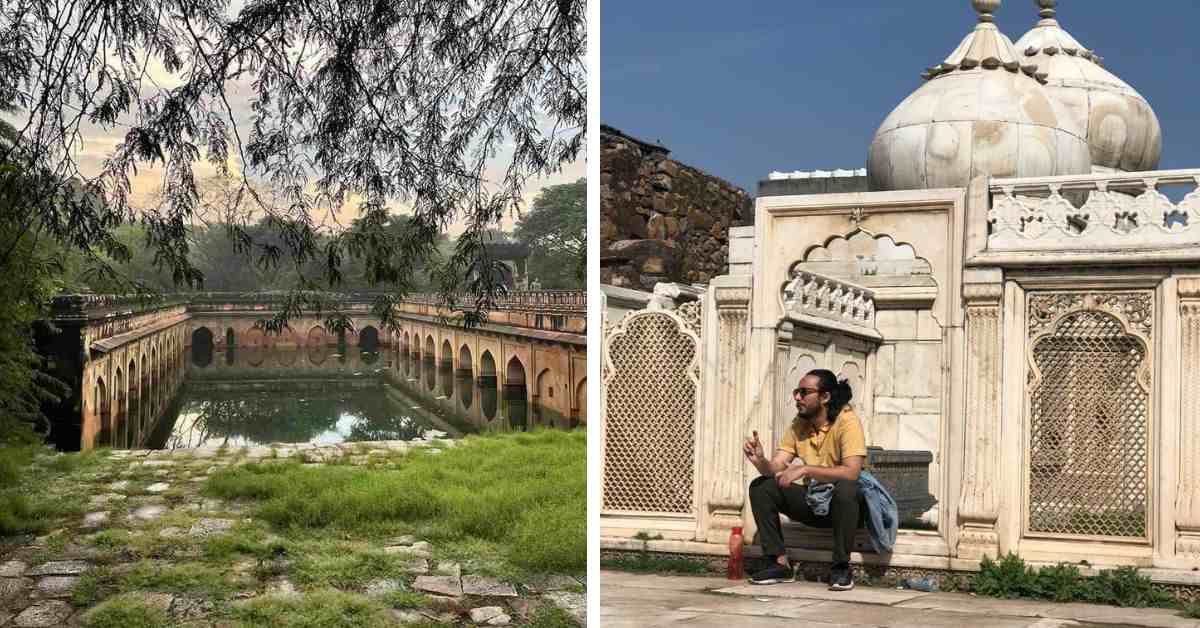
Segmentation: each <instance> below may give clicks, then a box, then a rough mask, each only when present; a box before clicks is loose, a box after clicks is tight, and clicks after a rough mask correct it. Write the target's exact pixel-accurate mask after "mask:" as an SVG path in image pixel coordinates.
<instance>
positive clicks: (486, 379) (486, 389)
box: [478, 349, 499, 421]
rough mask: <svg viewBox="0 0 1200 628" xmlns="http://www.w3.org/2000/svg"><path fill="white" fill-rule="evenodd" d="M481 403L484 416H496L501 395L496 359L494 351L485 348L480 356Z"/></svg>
mask: <svg viewBox="0 0 1200 628" xmlns="http://www.w3.org/2000/svg"><path fill="white" fill-rule="evenodd" d="M478 380H479V403H480V410H482V412H483V416H484V418H486V419H487V420H489V421H490V420H492V419H494V418H496V407H497V401H498V396H499V390H498V389H497V387H496V385H497V381H496V360H495V359H493V358H492V352H491V351H488V350H486V349H485V350H484V351H483V353H482V354H480V356H479V377H478Z"/></svg>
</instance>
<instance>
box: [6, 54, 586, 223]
mask: <svg viewBox="0 0 1200 628" xmlns="http://www.w3.org/2000/svg"><path fill="white" fill-rule="evenodd" d="M148 74H149V76H150V78H151V79H152V81H153V83H155V84H157V85H158V86H159V87H162V88H165V89H169V88H171V87H173V86H175V85H177V84H178V81H177V80H176V79H175V77H174V76H172V75H171V74H169V73H168V72H166V71H165V70H164V69H163V68H162V66H161V64H157V63H155V62H151V64H150V65H149V67H148ZM228 87H229V89H230V105H231V107H232V109H233V112H234V116H235V117H236V118H237V119H238V120H239V124H238V128H239V131H240V133H241V137H242V138H243V140H246V139H248V137H249V131H248V129H249V124H248V121H249V120H250V115H251V110H250V98H251V96H252V93H251V90H250V89H249V87H248V82H242V83H230V84H229V86H228ZM11 121H12V122H13V123H14V124H16V125H17V126H18V128H20V126H21V125H23V124H24V120H22V119H13V120H11ZM131 121H132V120H130V119H125V120H124V123H122V124H118V125H116V126H113V127H110V128H103V127H100V126H98V125H92V124H88V123H86V122H85V123H84V125H83V129H82V135H83V138H82V141H81V142H80V143H79V145H78V146H77V148H78V151H77V155H76V160H77V163H78V164H79V167H80V170H81V171H82V173H83V174H84V175H85V176H94V175H96V174H97V173H98V172H100V170H101V168H102V167H103V163H104V161H105V159H106V158H107V157H108V156H109V155H110V154H111V153H112V151H113V150H114V149H115V148H116V146H117V145H118V144H119V143H120V142H121V140H122V138H123V136H124V135H125V133H126V132H127V131H128V126H127V124H128V123H129V122H131ZM230 153H231V160H230V164H229V166H230V169H231V171H232V173H234V174H235V175H237V174H238V173H240V163H239V161H238V160H237V158H236V153H237V151H236V148H235V147H234V146H233V144H232V142H231V144H230ZM511 154H512V153H511V145H507V146H506V147H505V148H504V149H502V150H501V151H499V152H498V154H497V155H496V156H495V157H494V158H493V159H492V160H491V162H490V163H491V164H494V166H491V167H489V170H490V172H491V174H492V175H494V176H495V177H496V178H497V179H499V178H502V176H503V169H504V168H505V167H506V166H507V164H508V161H509V159H510V158H511ZM582 157H583V154H582V152H581V154H580V159H579V160H577V161H575V162H572V163H569V164H565V165H564V166H563V168H562V170H561V171H560V172H559V173H557V174H555V175H552V176H549V177H545V178H541V179H537V180H534V181H532V182H531V184H529V185H527V186H526V188H525V194H524V204H523V209H524V208H528V206H529V204H530V203H532V202H533V199H534V198H535V197H536V196H537V195H538V192H540V191H541V190H542V189H543V188H545V187H546V186H550V185H560V184H565V183H572V182H574V181H576V180H577V179H579V178H581V177H583V176H585V165H584V162H583V159H582ZM195 171H196V177H197V180H198V181H201V182H202V183H201V187H202V188H203V187H204V185H205V184H204V183H203V181H204V180H205V179H209V178H210V177H211V178H212V180H211V182H210V183H209V185H212V186H217V185H219V178H218V177H217V173H216V169H215V167H214V166H212V165H211V164H209V163H207V162H204V161H201V162H198V163H197V164H196V166H195ZM251 174H253V173H251ZM485 176H486V173H485ZM131 183H132V193H131V197H130V198H131V202H132V203H133V204H134V205H135V206H138V207H147V206H152V205H153V204H154V203H155V202H156V199H157V197H158V192H159V190H160V189H161V186H162V170H161V168H147V167H143V166H142V165H139V169H138V172H137V174H136V175H135V176H132V177H131ZM393 206H394V209H395V211H396V212H398V213H406V212H407V211H408V210H407V208H406V206H405V204H404V202H403V201H401V200H400V199H397V200H396V201H395V202H394V205H393ZM357 213H358V212H357V209H356V207H355V203H354V202H353V200H352V201H351V202H347V203H346V204H345V205H344V206H343V208H342V209H341V210H340V211H338V212H337V214H336V215H330V214H322V215H320V216H314V220H315V221H317V222H318V223H320V224H325V225H328V226H333V225H337V224H341V225H345V224H348V223H349V221H350V220H352V219H353V218H354V217H356V216H357ZM518 218H519V216H518V215H516V214H510V215H508V216H507V217H506V218H505V219H504V220H503V221H502V224H501V227H502V228H503V229H505V230H511V229H512V228H513V227H514V226H515V224H516V221H517V220H518ZM464 228H465V223H463V222H462V221H461V220H459V221H455V222H454V223H453V224H451V226H450V228H449V232H450V234H451V235H457V234H459V233H461V232H462V231H463V229H464Z"/></svg>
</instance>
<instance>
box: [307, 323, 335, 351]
mask: <svg viewBox="0 0 1200 628" xmlns="http://www.w3.org/2000/svg"><path fill="white" fill-rule="evenodd" d="M304 344H306V345H308V346H310V347H314V346H318V345H321V346H324V345H327V344H330V342H329V332H327V331H325V328H324V327H322V326H320V325H313V326H312V327H310V328H309V329H308V333H307V334H306V335H305V341H304Z"/></svg>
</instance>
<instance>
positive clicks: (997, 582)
mask: <svg viewBox="0 0 1200 628" xmlns="http://www.w3.org/2000/svg"><path fill="white" fill-rule="evenodd" d="M971 588H972V589H974V590H975V592H976V593H978V594H980V595H988V596H991V597H1003V598H1018V597H1041V596H1040V595H1038V594H1037V593H1038V587H1037V574H1036V573H1035V572H1034V570H1033V568H1032V567H1026V566H1025V561H1024V560H1021V558H1020V557H1019V556H1017V555H1016V554H1013V553H1009V554H1008V555H1007V556H1004V557H1003V558H1001V559H1000V561H999V562H996V561H993V560H992V559H991V557H990V556H984V557H983V560H982V561H981V562H980V563H979V573H978V574H976V575H975V577H974V578H972V580H971Z"/></svg>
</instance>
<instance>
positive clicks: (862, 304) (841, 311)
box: [780, 269, 880, 339]
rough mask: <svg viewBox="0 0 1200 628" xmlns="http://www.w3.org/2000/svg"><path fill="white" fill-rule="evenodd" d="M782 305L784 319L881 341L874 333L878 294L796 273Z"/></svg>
mask: <svg viewBox="0 0 1200 628" xmlns="http://www.w3.org/2000/svg"><path fill="white" fill-rule="evenodd" d="M780 305H781V306H782V308H783V312H784V315H785V316H787V317H788V318H791V319H793V320H795V321H799V322H808V323H812V324H815V325H818V326H830V327H834V328H836V329H840V330H842V331H845V332H849V333H853V334H856V335H860V336H866V337H868V338H874V339H878V338H879V337H880V336H879V332H878V331H876V329H875V293H874V292H873V291H871V290H869V289H867V288H864V287H862V286H859V285H856V284H853V283H850V282H848V281H844V280H841V279H835V278H833V277H829V276H826V275H822V274H820V273H814V272H812V271H807V270H802V269H793V270H792V272H791V280H790V281H788V283H787V284H785V285H784V287H783V290H782V291H781V292H780Z"/></svg>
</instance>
